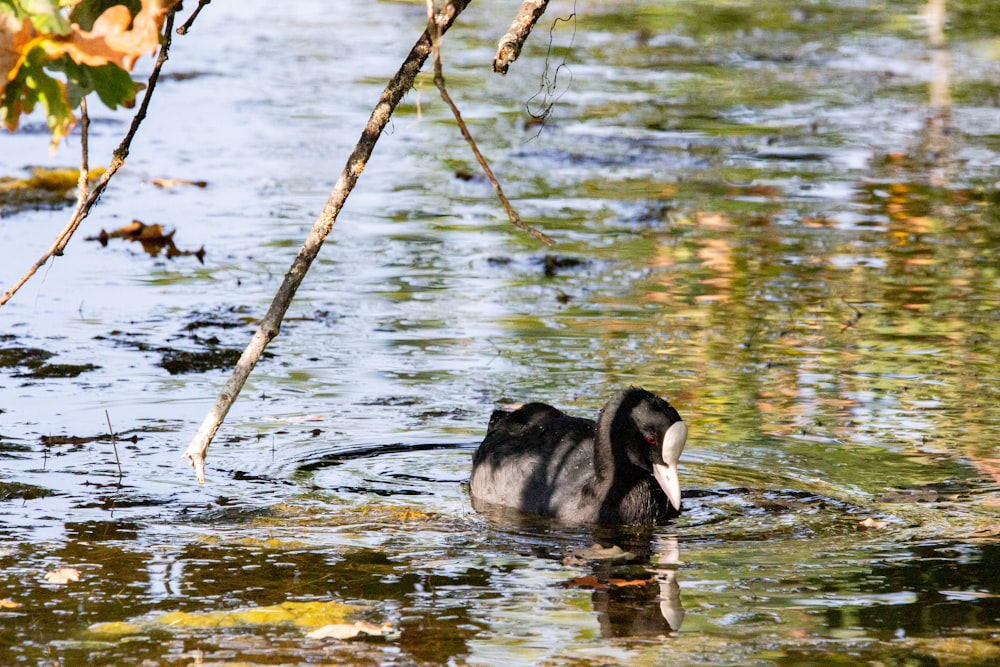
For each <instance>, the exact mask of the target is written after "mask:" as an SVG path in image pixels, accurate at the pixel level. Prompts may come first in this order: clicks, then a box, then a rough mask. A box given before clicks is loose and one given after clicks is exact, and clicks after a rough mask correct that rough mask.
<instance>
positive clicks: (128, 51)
mask: <svg viewBox="0 0 1000 667" xmlns="http://www.w3.org/2000/svg"><path fill="white" fill-rule="evenodd" d="M176 4H177V0H142V6H141V8H140V9H139V12H138V13H137V14H136V15H135V16H134V17H133V16H132V12H130V11H129V9H128V7H126V6H125V5H112V6H111V7H108V8H107V9H106V10H104V12H103V13H102V14H101V15H100V16H98V17H97V20H96V21H94V25H93V27H92V29H91V30H83V29H81V28H80V25H79V24H73V26H72V28H71V30H70V33H69V34H68V35H65V36H55V37H53V38H51V39H47V40H45V41H44V42H43V43H42V48H44V49H45V52H46V53H47V54H48V55H49V57H50V58H52V59H56V58H58V57H59V56H61V55H63V54H69V56H70V57H71V58H72V59H73V60H74V61H76V62H78V63H81V64H84V65H90V66H92V67H97V66H100V65H106V64H108V63H114V64H116V65H118V66H119V67H121V68H122V69H124V70H127V71H131V70H132V66H133V65H135V61H136V60H137V59H138V58H139V57H140V56H142V55H144V54H147V53H152V52H154V51H155V50H156V48H157V47H158V46H159V45H160V28H161V27H162V26H163V21H164V19H165V18H166V15H167V13H168V12H169V11H170V10H171V9H173V7H174V5H176ZM129 26H131V28H130V27H129Z"/></svg>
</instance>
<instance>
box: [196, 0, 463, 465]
mask: <svg viewBox="0 0 1000 667" xmlns="http://www.w3.org/2000/svg"><path fill="white" fill-rule="evenodd" d="M470 1H471V0H449V2H447V3H446V4H445V5H444V7H442V9H441V11H440V12H438V14H437V18H436V21H435V22H434V25H435V28H436V30H437V31H438V32H439V34H440V33H444V32H445V31H446V30H447V29H448V28H449V27H451V24H452V23H453V22H454V20H455V18H456V17H457V16H458V15H459V14H460V13H461V11H462V10H463V9H465V7H466V6H467V5H468V4H469V2H470ZM430 52H431V37H430V35H429V34H428V32H427V31H426V30H425V31H424V34H423V35H422V36H421V37H420V39H418V40H417V42H416V44H414V46H413V49H412V50H411V51H410V54H409V55H408V56H407V57H406V60H404V61H403V64H402V66H400V68H399V71H397V72H396V74H395V76H393V77H392V79H391V80H390V81H389V84H388V85H387V86H386V87H385V90H384V91H382V96H381V98H379V101H378V104H376V105H375V108H374V109H373V110H372V113H371V116H369V118H368V123H367V125H365V129H364V131H363V132H362V133H361V138H360V139H358V143H357V144H356V145H355V146H354V151H353V152H352V153H351V155H350V157H349V158H348V159H347V164H345V165H344V169H343V171H341V172H340V178H338V179H337V183H336V185H334V187H333V191H332V192H331V193H330V196H329V197H328V198H327V200H326V204H325V205H324V206H323V210H322V211H321V212H320V214H319V217H318V218H317V219H316V222H315V223H313V228H312V231H310V233H309V236H308V238H306V240H305V242H304V243H303V244H302V247H301V248H300V249H299V252H298V254H297V255H296V256H295V260H294V261H293V262H292V266H291V268H290V269H289V270H288V273H286V274H285V279H284V280H283V281H282V283H281V286H280V287H279V288H278V291H277V293H276V294H275V295H274V299H273V300H272V301H271V306H270V308H268V310H267V313H266V314H265V315H264V317H263V319H261V322H260V325H259V326H258V327H257V331H256V333H254V336H253V338H252V339H251V341H250V343H249V344H248V345H247V347H246V349H245V350H243V354H242V355H241V356H240V360H239V361H238V362H237V364H236V367H235V368H234V369H233V372H232V374H231V375H230V377H229V380H228V381H227V382H226V384H225V386H224V387H223V388H222V391H221V392H219V396H218V398H217V399H216V401H215V405H213V406H212V409H211V410H210V411H209V413H208V415H207V416H206V417H205V419H204V421H203V422H202V423H201V426H200V427H199V428H198V431H197V433H195V435H194V438H192V440H191V443H190V444H189V445H188V447H187V449H186V450H184V453H183V454H181V458H187V459H190V460H191V466H192V467H193V468H194V470H195V474H196V475H197V477H198V481H199V482H204V481H205V453H206V452H207V451H208V446H209V445H210V444H211V442H212V438H213V437H215V434H216V432H217V431H218V430H219V427H220V426H221V425H222V421H223V420H224V419H225V418H226V414H227V413H228V412H229V409H230V408H231V407H232V405H233V403H234V402H235V401H236V397H237V396H238V395H239V393H240V391H241V390H242V389H243V385H244V384H245V383H246V379H247V377H249V375H250V372H251V371H252V370H253V368H254V366H256V365H257V361H258V360H259V359H260V357H261V354H263V352H264V348H265V347H266V346H267V344H268V343H269V342H271V340H272V339H274V337H275V336H277V335H278V332H279V329H280V326H281V321H282V319H283V318H284V316H285V312H286V311H287V310H288V306H289V305H290V304H291V302H292V298H293V297H294V296H295V292H296V291H297V290H298V288H299V285H300V284H301V283H302V280H303V278H305V275H306V272H307V271H308V270H309V267H310V265H311V264H312V262H313V260H314V259H316V255H317V254H318V253H319V250H320V248H321V247H322V245H323V241H324V240H325V239H326V237H327V235H328V234H329V233H330V230H331V229H332V228H333V225H334V223H335V222H336V221H337V215H338V214H339V213H340V209H341V208H342V207H343V205H344V202H345V201H346V200H347V196H348V195H349V194H350V193H351V190H352V189H353V188H354V185H355V184H356V183H357V181H358V177H359V176H361V172H362V171H364V168H365V166H366V165H367V164H368V159H369V158H370V157H371V154H372V151H373V150H374V149H375V143H376V142H377V141H378V138H379V136H380V135H381V134H382V130H383V129H385V126H386V125H387V124H388V123H389V118H390V117H391V116H392V112H393V110H394V109H395V108H396V105H397V104H399V101H400V100H401V99H403V95H405V94H406V92H407V91H408V90H410V88H411V87H412V86H413V81H414V79H415V78H416V76H417V73H418V72H419V71H420V68H421V67H422V66H423V64H424V61H426V60H427V56H428V55H429V54H430Z"/></svg>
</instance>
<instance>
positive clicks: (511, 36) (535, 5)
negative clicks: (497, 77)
mask: <svg viewBox="0 0 1000 667" xmlns="http://www.w3.org/2000/svg"><path fill="white" fill-rule="evenodd" d="M548 4H549V0H524V2H523V3H521V9H520V10H519V11H518V12H517V16H515V17H514V21H513V22H512V23H511V24H510V29H509V30H508V31H507V34H506V35H504V36H503V37H502V38H501V39H500V44H499V45H497V54H496V56H494V57H493V71H494V72H497V73H498V74H506V73H507V69H508V68H509V67H510V65H511V63H513V62H514V61H515V60H517V57H518V56H519V55H521V47H523V46H524V40H526V39H527V38H528V35H529V34H530V33H531V29H532V28H534V27H535V22H536V21H538V19H539V17H541V15H542V14H543V13H545V7H546V6H547V5H548Z"/></svg>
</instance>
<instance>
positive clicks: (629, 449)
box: [598, 387, 687, 510]
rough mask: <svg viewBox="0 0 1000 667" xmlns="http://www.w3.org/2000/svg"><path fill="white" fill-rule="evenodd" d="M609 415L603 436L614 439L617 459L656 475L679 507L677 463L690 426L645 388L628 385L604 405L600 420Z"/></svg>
mask: <svg viewBox="0 0 1000 667" xmlns="http://www.w3.org/2000/svg"><path fill="white" fill-rule="evenodd" d="M609 410H610V411H613V412H611V413H609ZM609 416H610V417H611V423H610V431H609V432H607V433H606V434H604V435H605V436H606V437H608V438H609V439H610V441H611V447H612V451H613V455H614V457H615V459H616V460H619V461H621V459H623V458H624V459H625V460H627V461H628V463H630V464H631V465H633V466H635V467H637V468H641V469H642V470H644V471H646V472H647V473H649V474H651V475H653V477H655V478H656V481H657V483H659V485H660V487H661V488H662V489H663V492H664V493H665V494H666V495H667V498H668V499H669V500H670V503H671V504H672V505H673V506H674V507H675V508H676V509H678V510H679V509H680V504H681V491H680V480H679V478H678V476H677V462H678V460H679V459H680V455H681V452H682V451H683V450H684V444H685V442H686V441H687V426H686V425H685V424H684V422H683V421H682V420H681V416H680V415H679V414H678V413H677V410H675V409H674V407H673V406H672V405H670V403H668V402H667V401H665V400H663V399H662V398H660V397H658V396H656V395H654V394H651V393H650V392H648V391H646V390H645V389H640V388H638V387H629V388H628V389H626V390H625V391H623V392H621V393H620V394H619V395H618V396H616V397H615V398H614V399H612V400H611V401H610V402H609V403H608V405H607V406H605V408H604V410H603V411H602V414H601V421H604V420H605V419H606V418H607V417H609ZM598 428H599V429H600V426H599V427H598Z"/></svg>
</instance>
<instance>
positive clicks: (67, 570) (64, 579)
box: [45, 567, 80, 584]
mask: <svg viewBox="0 0 1000 667" xmlns="http://www.w3.org/2000/svg"><path fill="white" fill-rule="evenodd" d="M45 581H47V582H49V583H50V584H65V583H68V582H70V581H80V571H79V570H78V569H76V568H75V567H60V568H56V569H55V570H50V571H49V572H46V573H45Z"/></svg>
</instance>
